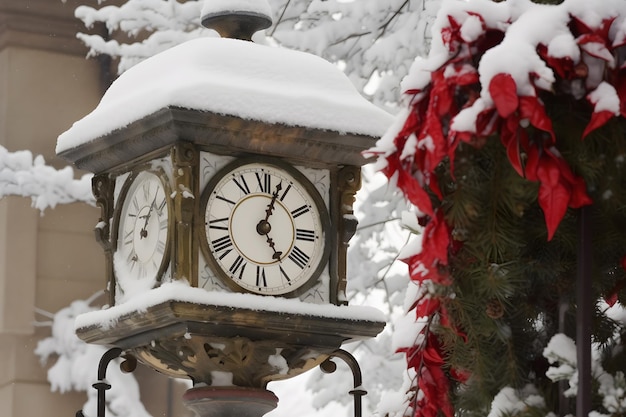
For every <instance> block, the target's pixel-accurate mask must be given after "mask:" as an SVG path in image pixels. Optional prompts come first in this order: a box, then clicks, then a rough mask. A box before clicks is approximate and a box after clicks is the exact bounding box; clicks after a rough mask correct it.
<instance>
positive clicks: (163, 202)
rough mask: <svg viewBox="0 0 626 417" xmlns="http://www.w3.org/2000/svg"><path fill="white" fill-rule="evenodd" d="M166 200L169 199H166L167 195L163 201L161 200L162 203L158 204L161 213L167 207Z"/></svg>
mask: <svg viewBox="0 0 626 417" xmlns="http://www.w3.org/2000/svg"><path fill="white" fill-rule="evenodd" d="M166 202H167V201H166V200H165V197H163V201H161V203H159V205H158V206H157V210H158V211H159V213H161V212H162V211H163V208H164V207H165V203H166Z"/></svg>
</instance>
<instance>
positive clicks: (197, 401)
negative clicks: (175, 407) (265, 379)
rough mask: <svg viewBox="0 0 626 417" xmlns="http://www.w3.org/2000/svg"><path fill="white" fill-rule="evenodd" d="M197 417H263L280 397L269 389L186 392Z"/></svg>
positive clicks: (238, 388) (225, 388)
mask: <svg viewBox="0 0 626 417" xmlns="http://www.w3.org/2000/svg"><path fill="white" fill-rule="evenodd" d="M183 402H184V404H185V406H186V407H187V408H189V409H190V410H192V411H193V412H194V413H196V416H197V417H261V416H264V415H265V414H267V413H269V412H270V411H272V410H273V409H275V408H276V406H277V405H278V397H276V395H274V393H273V392H271V391H268V390H265V389H257V388H244V387H198V388H191V389H190V390H188V391H187V392H186V393H185V394H184V395H183Z"/></svg>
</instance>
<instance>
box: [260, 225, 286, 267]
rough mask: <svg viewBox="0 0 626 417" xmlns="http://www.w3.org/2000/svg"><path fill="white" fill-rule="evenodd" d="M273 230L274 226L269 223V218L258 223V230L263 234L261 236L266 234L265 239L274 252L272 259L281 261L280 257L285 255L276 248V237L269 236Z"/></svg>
mask: <svg viewBox="0 0 626 417" xmlns="http://www.w3.org/2000/svg"><path fill="white" fill-rule="evenodd" d="M271 230H272V226H271V225H270V224H269V222H268V221H267V220H261V221H260V222H259V223H258V224H257V225H256V232H257V233H258V234H259V235H261V236H265V241H266V242H267V244H268V245H269V246H270V248H271V249H272V251H273V252H274V253H273V254H272V259H275V260H277V261H280V257H281V256H282V255H283V253H282V252H281V251H277V250H276V244H275V243H274V239H272V238H271V237H270V236H269V233H270V232H271Z"/></svg>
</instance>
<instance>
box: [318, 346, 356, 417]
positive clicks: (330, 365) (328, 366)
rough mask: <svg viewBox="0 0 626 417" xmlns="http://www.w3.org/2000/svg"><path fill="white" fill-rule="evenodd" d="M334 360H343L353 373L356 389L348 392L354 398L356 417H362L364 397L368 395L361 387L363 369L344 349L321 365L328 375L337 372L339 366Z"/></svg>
mask: <svg viewBox="0 0 626 417" xmlns="http://www.w3.org/2000/svg"><path fill="white" fill-rule="evenodd" d="M333 358H339V359H341V360H343V361H344V362H345V363H346V364H347V365H348V366H349V367H350V370H351V371H352V378H353V380H354V389H352V390H350V391H348V394H350V395H352V396H353V397H354V417H361V415H362V413H363V407H362V403H363V396H364V395H367V391H365V390H364V389H363V387H362V386H361V384H362V380H363V377H362V375H361V367H360V366H359V363H358V362H357V360H356V359H355V358H354V356H352V354H350V353H349V352H346V351H345V350H343V349H338V350H336V351H334V352H333V353H331V354H330V356H329V357H328V359H326V360H325V361H324V362H322V363H321V364H320V369H321V370H322V372H324V373H326V374H332V373H333V372H335V371H336V370H337V364H336V363H335V362H333V361H332V359H333Z"/></svg>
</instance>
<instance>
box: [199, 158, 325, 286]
mask: <svg viewBox="0 0 626 417" xmlns="http://www.w3.org/2000/svg"><path fill="white" fill-rule="evenodd" d="M217 178H219V179H218V180H217V182H216V183H215V185H214V186H211V184H210V185H209V189H210V190H209V191H210V193H209V194H207V195H205V198H204V202H205V205H204V207H205V210H204V214H205V223H206V229H205V230H206V243H207V244H208V245H207V246H208V252H209V255H210V258H211V260H212V261H213V262H212V263H213V264H214V265H215V266H216V267H217V269H218V273H219V275H220V276H222V277H223V279H225V280H227V281H228V282H230V283H231V284H234V285H235V286H236V287H239V288H242V289H244V290H247V291H250V292H254V293H258V294H268V295H283V294H288V293H293V292H295V291H296V290H298V289H300V288H302V287H303V286H305V284H307V283H310V280H311V279H314V278H315V277H316V276H317V275H319V272H320V268H321V267H322V266H323V265H321V263H322V262H323V260H324V257H325V253H326V250H327V247H326V246H327V245H326V239H325V234H324V232H325V230H324V229H325V224H326V222H327V214H326V209H325V207H324V205H323V203H322V202H321V198H320V197H319V195H317V194H316V191H315V190H314V188H313V187H312V186H311V184H309V183H307V180H306V179H305V178H304V177H303V176H302V175H301V174H299V172H297V171H295V170H292V169H287V168H283V167H280V166H277V165H274V164H268V163H244V164H235V165H234V166H233V165H231V166H230V167H227V168H226V169H225V171H223V172H222V173H218V177H217Z"/></svg>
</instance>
